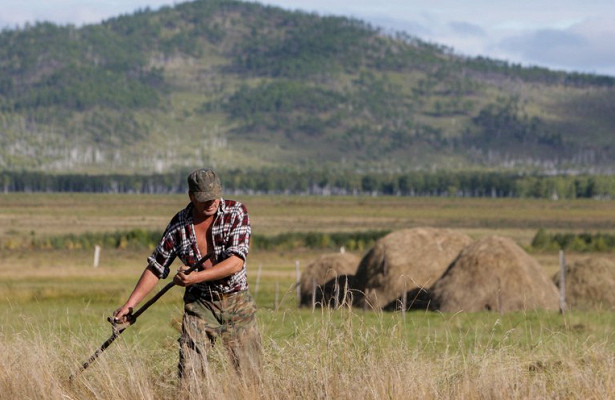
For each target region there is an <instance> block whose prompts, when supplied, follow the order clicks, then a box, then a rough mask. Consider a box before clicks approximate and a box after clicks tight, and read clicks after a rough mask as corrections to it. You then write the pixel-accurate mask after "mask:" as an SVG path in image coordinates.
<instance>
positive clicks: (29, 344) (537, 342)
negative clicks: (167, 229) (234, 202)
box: [0, 194, 615, 400]
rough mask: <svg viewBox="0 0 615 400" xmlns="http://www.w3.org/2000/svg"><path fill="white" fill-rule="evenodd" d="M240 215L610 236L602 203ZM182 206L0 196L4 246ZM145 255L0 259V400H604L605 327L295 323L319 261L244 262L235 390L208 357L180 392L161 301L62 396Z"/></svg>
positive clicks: (315, 208) (497, 321)
mask: <svg viewBox="0 0 615 400" xmlns="http://www.w3.org/2000/svg"><path fill="white" fill-rule="evenodd" d="M241 200H244V201H245V202H246V204H248V208H249V209H250V212H251V216H252V218H253V225H254V228H255V231H256V232H257V233H259V234H267V235H276V234H279V233H283V232H292V231H330V232H332V231H353V230H378V229H390V230H395V229H398V228H412V227H416V226H436V227H446V228H455V229H459V230H460V231H462V232H465V233H467V234H468V235H470V236H471V237H472V238H475V239H476V238H480V237H484V236H486V235H489V234H497V235H501V236H508V237H511V238H512V239H514V240H515V241H516V242H517V243H519V244H521V245H525V244H528V243H529V241H530V240H531V237H532V236H533V235H534V234H535V232H536V230H537V229H538V228H539V227H545V228H549V229H550V230H552V231H554V230H557V229H564V230H567V231H572V230H575V231H583V230H592V229H603V230H605V231H609V232H613V230H614V229H615V228H614V227H613V226H612V215H614V214H615V204H614V203H613V202H597V201H575V202H549V201H533V200H523V201H521V200H513V199H498V200H488V199H410V198H388V199H382V198H376V199H372V198H363V199H361V198H309V197H307V198H284V197H250V198H244V199H241ZM185 203H186V199H185V196H179V195H178V196H133V195H115V196H114V195H83V194H80V195H55V194H54V195H49V194H18V195H0V240H9V239H11V238H13V237H21V238H23V237H29V236H30V235H46V234H60V233H81V232H87V231H92V232H93V231H98V232H103V231H104V232H106V231H115V230H117V229H132V228H148V229H162V228H163V226H164V225H165V224H166V223H167V221H168V218H169V216H170V215H171V214H172V213H174V212H175V211H176V210H177V209H178V208H179V207H182V206H183V205H184V204H185ZM477 210H480V213H477ZM477 214H478V215H477ZM146 253H147V251H143V252H138V253H135V252H128V251H120V250H116V251H110V250H109V249H103V253H102V257H101V266H100V267H99V268H97V269H95V268H93V267H92V254H91V253H90V252H86V251H51V252H46V251H35V252H13V251H11V252H9V251H4V252H2V254H0V354H2V357H0V399H5V398H6V399H14V398H15V399H22V398H23V399H84V400H87V399H109V398H114V399H135V398H139V399H141V398H142V399H161V398H168V399H197V398H204V399H209V398H211V399H214V398H215V399H222V400H224V399H252V398H260V399H306V398H309V399H342V400H343V399H353V400H356V399H382V398H388V399H419V398H421V399H459V398H463V399H530V398H532V399H534V398H541V399H544V398H553V399H555V398H583V399H604V398H609V397H610V396H611V394H612V393H615V341H614V337H613V330H612V326H613V325H614V324H615V314H613V313H607V312H583V313H575V312H570V313H567V314H565V315H563V316H562V315H560V314H558V313H549V312H520V313H509V314H505V315H499V314H497V313H486V312H485V313H461V314H445V313H434V312H428V313H423V312H421V313H419V312H412V313H405V314H401V313H381V312H376V311H367V312H362V311H357V310H348V309H344V308H343V309H339V310H326V309H325V310H320V311H319V312H316V313H312V312H311V311H310V310H305V309H303V310H300V309H298V308H297V300H296V295H295V291H294V286H293V282H294V279H295V270H294V268H295V263H296V262H297V261H299V262H300V264H301V265H302V266H305V265H307V264H308V263H309V262H310V261H311V260H313V259H315V258H317V256H318V255H319V252H317V251H312V250H305V251H301V252H294V253H286V252H261V251H254V252H253V253H252V254H251V255H250V259H249V279H250V285H251V287H252V289H253V290H254V289H255V288H256V286H257V285H256V280H257V275H258V279H260V282H259V285H260V286H259V287H260V290H259V292H258V294H257V296H256V297H257V302H258V305H259V323H260V326H261V332H262V334H263V338H264V357H265V363H264V366H263V370H262V372H261V374H260V375H259V376H258V379H257V380H256V381H253V380H241V379H239V380H237V377H236V374H235V372H234V370H233V368H231V367H230V366H229V365H228V363H227V362H226V361H225V359H224V357H223V356H222V355H221V354H214V356H213V358H212V362H211V366H212V368H211V373H210V375H209V376H208V377H207V378H206V379H203V380H202V382H200V385H199V386H198V387H197V388H195V389H194V390H192V391H190V392H186V391H184V390H182V388H180V387H179V386H178V382H177V380H176V379H175V368H176V362H177V343H176V340H177V337H178V332H177V326H176V325H177V324H176V321H177V319H178V317H179V316H180V315H181V299H180V297H181V293H180V292H177V291H172V292H170V293H168V294H167V295H165V297H164V298H163V299H161V300H160V301H159V303H157V304H156V305H155V306H154V307H152V308H150V309H149V310H148V312H147V315H144V316H142V317H141V319H140V321H139V323H138V324H136V325H135V326H134V327H131V328H130V330H127V332H126V333H124V334H123V335H122V337H121V338H120V339H118V340H117V341H116V342H115V343H114V344H113V345H112V346H113V347H111V348H109V349H108V350H107V351H106V352H105V353H104V354H103V355H102V356H101V357H100V358H99V360H97V361H96V363H95V364H94V365H92V366H91V367H90V368H88V370H86V371H85V372H84V373H83V374H81V375H79V376H78V378H77V379H76V380H75V381H73V383H72V384H71V383H70V382H69V381H68V376H69V375H70V374H71V373H73V372H75V371H76V370H77V368H78V367H79V365H80V363H81V362H82V361H84V360H85V359H87V357H89V356H90V355H91V354H92V352H93V351H94V350H95V349H96V348H97V347H98V346H100V344H101V343H102V342H103V341H104V340H105V339H106V338H107V337H108V336H109V334H110V329H109V326H108V324H107V323H106V322H104V318H105V317H106V316H107V315H109V313H110V312H111V311H112V310H113V309H114V308H115V307H117V306H118V305H119V304H120V303H121V302H122V301H123V300H125V297H126V296H127V294H128V292H129V291H130V290H131V289H132V287H133V286H134V283H135V281H136V279H137V277H138V274H139V273H140V271H141V270H142V268H143V266H144V263H145V258H146V256H147V254H146ZM357 256H362V254H357ZM533 256H534V257H535V258H536V259H537V260H538V261H539V263H540V264H541V265H542V266H543V268H544V269H545V273H546V274H548V275H549V276H551V275H552V274H553V273H555V272H556V271H557V268H558V255H557V254H553V253H541V254H534V255H533ZM583 256H584V255H578V254H567V260H568V261H569V262H574V261H575V260H576V259H579V258H581V257H583ZM605 256H606V257H608V258H609V259H611V260H613V259H615V255H614V254H605ZM258 271H260V272H261V273H260V274H258V273H257V272H258ZM165 283H166V282H165ZM278 290H279V292H278ZM230 382H232V383H233V384H231V383H230Z"/></svg>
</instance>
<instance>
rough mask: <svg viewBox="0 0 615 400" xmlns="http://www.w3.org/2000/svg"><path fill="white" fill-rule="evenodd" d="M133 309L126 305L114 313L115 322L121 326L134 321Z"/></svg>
mask: <svg viewBox="0 0 615 400" xmlns="http://www.w3.org/2000/svg"><path fill="white" fill-rule="evenodd" d="M132 310H133V307H130V306H128V305H127V304H124V305H123V306H121V307H120V308H118V309H117V310H115V311H114V312H113V320H114V321H115V322H117V323H119V324H125V323H127V322H131V321H132Z"/></svg>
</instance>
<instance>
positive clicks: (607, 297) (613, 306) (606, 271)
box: [553, 257, 615, 311]
mask: <svg viewBox="0 0 615 400" xmlns="http://www.w3.org/2000/svg"><path fill="white" fill-rule="evenodd" d="M553 282H554V283H555V285H556V286H557V287H558V288H559V287H560V273H559V272H557V273H556V274H555V275H554V276H553ZM566 307H567V308H568V309H570V310H611V311H613V310H615V263H614V262H612V261H610V260H608V259H606V258H601V257H586V258H583V259H580V260H578V261H575V262H574V263H572V264H571V265H566Z"/></svg>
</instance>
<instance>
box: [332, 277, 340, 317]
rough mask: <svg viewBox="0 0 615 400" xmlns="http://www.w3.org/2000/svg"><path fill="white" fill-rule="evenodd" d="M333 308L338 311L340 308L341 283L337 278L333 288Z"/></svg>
mask: <svg viewBox="0 0 615 400" xmlns="http://www.w3.org/2000/svg"><path fill="white" fill-rule="evenodd" d="M333 296H334V299H333V308H335V309H337V308H339V306H340V283H339V281H338V280H337V275H336V276H335V285H334V286H333Z"/></svg>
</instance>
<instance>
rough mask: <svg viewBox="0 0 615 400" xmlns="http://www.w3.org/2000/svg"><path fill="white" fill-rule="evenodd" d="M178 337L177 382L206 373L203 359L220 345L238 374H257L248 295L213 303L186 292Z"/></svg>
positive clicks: (258, 356)
mask: <svg viewBox="0 0 615 400" xmlns="http://www.w3.org/2000/svg"><path fill="white" fill-rule="evenodd" d="M184 302H185V305H184V317H183V321H182V335H181V337H180V339H179V345H180V346H179V347H180V349H179V364H178V373H179V376H180V378H187V377H189V376H195V377H198V376H201V375H203V374H206V373H207V365H208V361H207V357H208V353H210V352H211V350H212V347H213V345H214V344H216V343H218V342H220V343H221V344H222V345H224V347H225V348H226V350H227V353H228V355H229V357H230V359H231V361H232V363H233V364H234V366H235V368H236V369H237V371H238V372H241V373H250V374H254V373H258V371H259V370H260V367H261V338H260V333H259V332H258V327H257V325H256V304H255V302H254V300H253V299H252V296H251V295H250V294H249V293H248V291H247V290H246V291H242V292H237V293H234V294H232V295H230V296H229V295H227V296H226V297H222V298H219V299H216V300H209V299H204V298H202V297H197V296H193V295H191V294H189V292H186V295H185V296H184Z"/></svg>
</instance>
